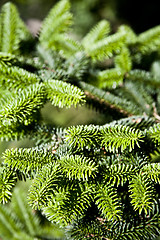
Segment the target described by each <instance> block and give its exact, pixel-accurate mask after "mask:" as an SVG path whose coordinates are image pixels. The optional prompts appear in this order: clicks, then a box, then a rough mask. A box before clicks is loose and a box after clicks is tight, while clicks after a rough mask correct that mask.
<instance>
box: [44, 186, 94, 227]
mask: <svg viewBox="0 0 160 240" xmlns="http://www.w3.org/2000/svg"><path fill="white" fill-rule="evenodd" d="M92 192H93V186H92V187H91V186H88V185H87V184H84V185H80V186H79V184H73V186H72V185H71V186H70V189H66V190H65V191H64V189H63V188H60V189H59V191H58V192H57V193H56V194H55V196H54V198H53V199H52V200H51V201H50V202H49V204H48V206H46V207H44V208H43V213H44V214H45V215H46V217H47V218H48V219H49V221H52V222H58V223H59V225H60V226H67V225H68V224H69V223H71V222H73V220H74V219H77V217H78V216H82V215H83V213H84V212H85V211H86V209H87V208H88V207H89V206H90V204H91V200H92Z"/></svg>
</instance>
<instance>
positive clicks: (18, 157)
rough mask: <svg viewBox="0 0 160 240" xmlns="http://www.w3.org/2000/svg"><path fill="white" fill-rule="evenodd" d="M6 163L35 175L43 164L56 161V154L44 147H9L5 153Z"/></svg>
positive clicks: (13, 168)
mask: <svg viewBox="0 0 160 240" xmlns="http://www.w3.org/2000/svg"><path fill="white" fill-rule="evenodd" d="M3 159H4V163H5V164H7V166H8V167H10V168H11V169H12V170H14V171H17V170H19V171H20V172H22V173H23V174H25V175H26V176H32V175H34V174H35V173H36V172H37V171H38V170H39V169H41V168H42V166H43V165H45V164H47V163H51V162H53V161H54V156H53V155H51V154H50V153H49V152H47V151H46V150H43V149H41V150H40V149H36V148H19V149H10V150H9V149H7V150H6V151H5V152H4V153H3Z"/></svg>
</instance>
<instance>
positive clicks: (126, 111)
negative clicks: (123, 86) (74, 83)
mask: <svg viewBox="0 0 160 240" xmlns="http://www.w3.org/2000/svg"><path fill="white" fill-rule="evenodd" d="M80 87H81V88H82V89H83V90H84V92H85V94H86V96H87V98H89V99H91V100H92V99H95V101H98V103H100V104H102V106H106V107H107V108H109V109H112V110H114V111H116V112H119V113H121V114H123V115H124V116H132V115H133V114H134V115H138V114H140V113H139V110H138V109H136V108H135V106H134V104H132V102H129V101H126V100H125V99H122V98H120V97H118V96H116V95H114V94H113V93H111V92H109V91H104V90H101V89H99V88H97V87H94V86H93V85H90V84H88V83H85V82H80Z"/></svg>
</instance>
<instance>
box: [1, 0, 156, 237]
mask: <svg viewBox="0 0 160 240" xmlns="http://www.w3.org/2000/svg"><path fill="white" fill-rule="evenodd" d="M72 22H73V20H72V14H71V12H70V3H69V1H68V0H61V1H59V2H58V3H57V5H56V6H54V7H53V8H52V9H51V11H50V13H49V15H48V16H47V17H46V19H45V20H44V22H43V24H42V27H41V30H40V32H39V36H37V37H36V39H34V38H33V37H31V35H30V34H29V32H28V30H27V29H26V27H25V24H24V23H23V22H22V20H21V19H20V17H19V14H18V11H17V9H16V7H15V6H14V5H13V4H12V3H6V4H5V5H4V6H3V7H2V9H1V13H0V51H1V52H0V86H1V89H0V99H1V106H0V139H1V140H2V141H4V140H7V141H11V140H17V139H18V140H19V139H21V138H23V139H24V138H25V137H29V138H30V139H34V140H35V146H34V147H32V148H19V149H6V151H5V152H4V153H3V157H2V159H3V161H2V163H1V168H0V201H1V203H3V204H5V203H7V204H8V202H9V201H10V200H11V205H12V204H13V209H14V213H13V214H12V213H11V211H10V210H8V209H7V208H6V207H5V206H2V205H1V206H0V219H1V221H0V229H3V228H4V229H3V230H2V231H1V232H0V236H2V237H3V238H4V239H5V237H8V239H35V238H36V239H47V237H46V238H45V237H43V236H42V235H43V230H42V231H40V230H41V229H40V230H39V225H40V223H39V220H37V218H36V217H34V216H33V215H32V213H31V210H30V208H29V205H30V206H31V207H32V208H33V209H35V211H37V210H39V211H40V212H41V213H42V214H43V216H45V217H46V218H47V219H48V220H49V221H50V222H52V223H58V224H59V226H60V227H63V228H64V229H65V238H66V239H76V240H77V239H78V240H79V239H97V240H98V239H107V240H116V239H117V240H120V239H123V240H124V239H126V240H127V239H128V240H129V239H137V240H144V239H146V240H149V239H154V238H155V237H157V236H159V235H160V210H159V207H160V193H159V192H160V191H159V189H160V163H159V154H160V137H159V133H160V123H159V122H160V116H159V114H160V93H159V91H158V88H159V86H160V80H159V77H160V75H158V71H159V72H160V65H159V58H160V55H159V53H160V51H159V50H160V40H159V33H160V26H157V27H155V28H153V29H150V30H148V31H146V32H144V33H141V34H140V35H139V36H137V35H136V34H135V33H134V32H133V31H132V29H131V28H130V27H128V26H125V25H124V26H123V25H122V26H120V27H119V28H118V29H117V31H116V32H114V33H111V30H110V24H109V22H108V21H106V20H103V21H101V22H99V23H98V24H97V25H96V26H95V27H93V29H91V31H90V32H89V33H88V34H87V35H86V36H84V38H83V39H82V41H77V40H75V39H74V38H73V39H72V38H71V36H72V35H71V34H70V31H71V24H72ZM23 42H25V45H27V43H29V42H30V43H32V44H33V49H31V51H29V52H26V51H25V49H24V47H23V44H22V43H23ZM155 64H156V68H155ZM48 102H50V103H51V104H52V105H54V106H55V107H59V108H70V107H71V106H74V107H77V106H80V105H82V104H85V103H86V105H87V106H91V107H93V108H96V109H97V111H99V112H100V113H104V114H105V117H106V122H105V124H104V125H101V126H100V125H98V124H97V125H95V124H88V125H76V126H70V127H67V128H64V129H63V128H60V129H57V128H53V127H51V126H50V127H48V126H46V125H43V121H42V119H41V109H42V108H43V106H44V105H45V104H46V103H48ZM108 116H111V117H112V121H110V122H108ZM28 178H29V179H31V182H30V188H29V191H28V203H29V205H27V203H26V199H25V197H23V196H22V195H21V193H20V192H16V191H17V190H16V188H14V187H15V185H16V183H17V182H18V181H23V180H26V179H28ZM14 189H15V193H14V194H13V195H14V196H13V198H12V192H13V191H14ZM15 219H18V221H17V220H15ZM49 226H50V225H49ZM4 236H5V237H4ZM51 237H52V236H51ZM6 239H7V238H6Z"/></svg>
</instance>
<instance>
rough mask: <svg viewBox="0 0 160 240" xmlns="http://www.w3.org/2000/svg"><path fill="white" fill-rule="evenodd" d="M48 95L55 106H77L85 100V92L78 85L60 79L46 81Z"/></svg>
mask: <svg viewBox="0 0 160 240" xmlns="http://www.w3.org/2000/svg"><path fill="white" fill-rule="evenodd" d="M45 87H46V92H47V95H48V96H47V97H48V98H49V99H50V100H51V102H52V104H53V105H54V106H58V107H60V108H62V107H64V106H65V107H66V108H70V107H71V106H72V105H74V106H75V107H76V106H77V105H78V104H79V105H80V104H82V103H84V102H85V99H84V98H85V96H84V93H83V92H82V91H81V90H80V89H79V88H78V87H76V86H73V85H71V84H69V83H65V82H62V81H58V80H49V81H47V82H45Z"/></svg>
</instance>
